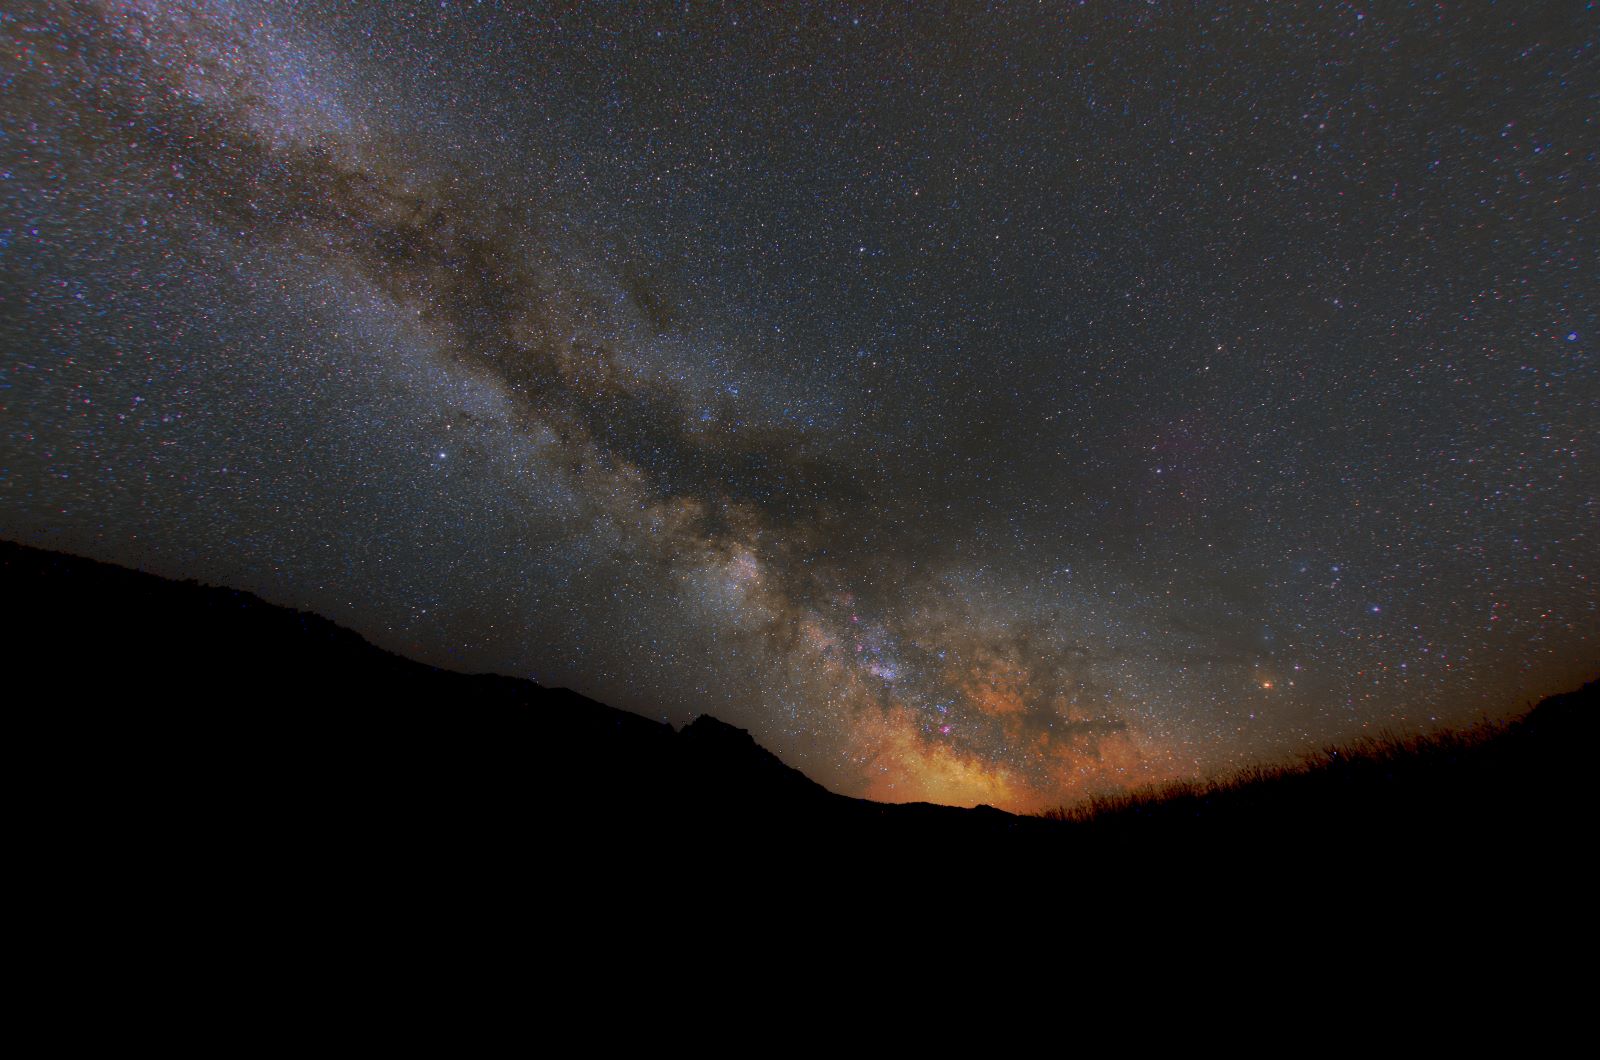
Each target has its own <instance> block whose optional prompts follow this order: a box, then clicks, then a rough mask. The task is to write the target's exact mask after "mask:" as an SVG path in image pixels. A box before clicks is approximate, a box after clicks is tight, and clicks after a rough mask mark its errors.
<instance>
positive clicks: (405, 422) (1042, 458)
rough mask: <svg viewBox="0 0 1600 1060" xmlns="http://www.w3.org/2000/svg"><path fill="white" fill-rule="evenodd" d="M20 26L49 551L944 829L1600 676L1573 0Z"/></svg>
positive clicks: (26, 302)
mask: <svg viewBox="0 0 1600 1060" xmlns="http://www.w3.org/2000/svg"><path fill="white" fill-rule="evenodd" d="M0 35H3V53H0V74H3V78H4V97H3V103H0V336H3V339H4V362H3V369H0V370H3V376H0V408H3V412H4V415H3V422H0V534H3V535H4V536H6V537H10V538H14V539H17V540H20V541H24V542H28V543H30V544H35V545H41V546H45V547H48V548H55V549H64V550H68V551H73V552H78V553H82V554H86V555H90V556H94V557H97V558H102V559H108V560H113V561H116V562H121V563H125V564H131V565H135V566H140V567H143V568H145V569H149V570H153V571H156V572H159V573H163V574H168V575H175V576H182V577H196V578H200V579H203V580H207V581H212V582H217V583H222V584H228V585H233V586H237V587H240V588H244V589H248V590H251V591H254V592H257V593H260V594H261V595H263V596H265V597H267V598H268V599H271V600H275V601H278V602H281V603H285V604H290V605H293V606H296V607H301V608H306V609H310V610H314V611H317V612H319V613H322V614H325V615H327V616H329V617H330V618H333V619H334V620H336V621H338V622H340V623H343V624H345V625H348V626H350V627H352V628H354V629H356V630H358V631H360V632H361V633H362V634H363V635H365V636H367V637H369V638H371V639H372V640H373V641H375V642H376V643H378V644H380V645H382V646H384V647H387V648H391V649H394V650H398V651H401V652H404V653H405V654H408V655H410V656H412V657H414V658H418V659H421V660H424V661H427V662H431V663H435V664H439V665H443V666H448V667H451V668H455V669H465V670H474V671H476V670H492V671H498V672H502V673H509V674H516V675H521V676H531V677H536V678H537V679H538V680H539V681H541V682H543V683H545V684H547V685H569V686H571V687H573V688H576V689H578V690H580V691H582V692H583V693H585V694H587V695H590V696H593V697H594V698H597V699H601V700H604V701H606V702H609V703H612V704H615V705H617V706H619V707H625V708H628V709H632V710H636V711H638V712H640V713H642V714H646V715H649V716H651V717H656V718H663V719H666V720H670V721H672V722H674V723H683V722H687V721H688V720H689V719H690V718H692V717H694V716H695V715H698V714H701V713H712V714H715V715H717V716H718V717H720V718H723V719H725V720H727V721H729V722H732V723H734V724H736V725H739V726H743V727H748V728H749V729H751V730H752V732H753V733H754V734H755V736H756V737H757V738H758V739H759V740H760V741H761V743H762V744H764V745H765V746H767V747H770V748H772V749H773V750H774V751H776V752H777V753H778V754H779V755H780V756H781V757H782V758H783V759H784V760H785V761H786V762H788V763H789V764H791V765H793V766H795V767H797V768H799V769H801V770H803V771H804V772H806V773H807V774H808V775H810V776H812V777H814V778H816V779H817V780H819V781H821V782H822V783H824V784H826V785H828V786H829V787H831V788H833V789H835V790H838V791H841V792H845V793H848V794H852V795H869V796H872V797H876V798H882V799H889V800H895V801H899V800H907V799H929V800H934V801H942V802H953V803H962V804H971V803H976V802H989V803H993V804H996V805H1001V806H1005V807H1008V808H1012V809H1032V808H1039V807H1044V806H1052V805H1056V804H1059V803H1063V802H1070V801H1072V800H1073V799H1075V798H1078V797H1081V796H1083V795H1085V794H1087V793H1091V792H1095V791H1101V790H1106V789H1116V788H1126V787H1130V786H1134V785H1138V784H1142V783H1146V782H1151V781H1157V780H1162V779H1168V778H1176V777H1191V776H1197V775H1202V774H1206V773H1212V772H1216V771H1219V770H1224V769H1227V768H1230V767H1236V766H1242V765H1246V764H1250V763H1255V762H1262V761H1268V760H1273V759H1277V758H1281V757H1283V756H1285V755H1288V754H1291V753H1293V752H1296V751H1300V750H1304V749H1306V748H1309V747H1312V746H1316V745H1320V744H1323V743H1326V742H1329V741H1338V740H1347V739H1351V738H1353V737H1357V736H1360V735H1362V734H1370V733H1372V732H1375V731H1377V730H1379V729H1385V728H1387V729H1393V730H1396V731H1401V732H1406V731H1417V730H1426V729H1431V728H1436V727H1440V726H1449V725H1459V724H1462V723H1465V722H1469V721H1471V720H1474V719H1476V718H1478V717H1479V716H1481V715H1483V714H1484V713H1486V712H1487V713H1491V714H1503V713H1507V712H1509V711H1511V710H1514V709H1517V708H1520V707H1522V706H1524V705H1525V704H1526V703H1527V702H1529V701H1531V700H1533V699H1535V698H1538V697H1540V696H1543V695H1545V694H1548V693H1552V692H1556V691H1559V690H1562V689H1564V688H1567V687H1570V686H1574V685H1576V684H1577V683H1578V682H1579V681H1580V680H1581V679H1582V678H1584V677H1587V676H1592V671H1593V667H1594V663H1595V661H1596V659H1597V657H1600V651H1597V649H1600V588H1597V585H1596V581H1595V578H1596V576H1597V574H1600V536H1597V530H1596V528H1597V526H1600V453H1597V452H1596V445H1595V442H1596V437H1597V434H1600V375H1597V369H1596V364H1595V359H1594V355H1593V350H1594V344H1595V339H1596V338H1597V337H1600V18H1597V17H1596V15H1595V12H1594V11H1592V10H1586V5H1584V4H1582V3H1549V4H1538V5H1511V6H1509V7H1508V6H1507V5H1498V6H1497V5H1490V4H1482V3H1464V4H1452V5H1405V6H1404V7H1402V5H1397V4H1388V5H1374V6H1373V7H1371V8H1368V7H1366V6H1364V5H1361V4H1352V3H1315V4H1313V3H1287V2H1262V3H1243V4H1232V5H1226V6H1224V5H1190V4H1167V3H1150V4H1137V5H1135V4H1128V3H1117V2H1104V3H1098V2H1097V3H1081V4H1067V3H1061V4H1043V5H1039V4H1027V5H1023V4H1017V5H1004V4H1001V5H984V6H979V5H965V4H961V5H944V4H931V3H930V4H913V5H905V6H904V7H901V6H899V5H895V6H894V7H893V8H891V7H890V6H889V5H856V6H850V5H844V4H778V5H765V6H759V7H756V6H752V7H744V6H719V5H711V4H703V5H702V4H694V5H688V4H675V5H664V6H659V7H657V6H645V5H634V4H620V5H565V4H550V5H546V4H533V3H493V2H485V3H466V2H460V3H454V2H452V3H436V2H429V3H426V4H421V3H401V2H384V3H364V2H355V0H350V2H298V3H293V2H242V0H241V2H235V3H229V2H224V0H206V2H196V3H190V4H180V3H158V2H154V0H148V2H121V3H111V2H88V0H84V2H61V3H38V2H26V0H24V2H21V3H8V4H7V5H6V7H5V10H4V12H3V13H0ZM219 709H225V706H223V705H219ZM530 756H536V752H534V751H530ZM530 764H531V765H533V766H535V767H537V764H538V763H537V760H536V757H535V758H534V759H533V760H532V761H531V762H530Z"/></svg>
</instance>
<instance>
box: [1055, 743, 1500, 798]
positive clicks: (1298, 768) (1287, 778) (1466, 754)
mask: <svg viewBox="0 0 1600 1060" xmlns="http://www.w3.org/2000/svg"><path fill="white" fill-rule="evenodd" d="M1509 728H1510V726H1509V723H1506V722H1490V721H1484V722H1480V723H1478V724H1477V725H1474V726H1472V727H1470V728H1467V729H1462V730H1454V731H1445V732H1438V733H1426V734H1416V735H1411V736H1404V735H1400V734H1397V733H1393V732H1387V731H1386V732H1382V733H1379V734H1378V735H1376V736H1368V737H1363V738H1361V739H1359V740H1356V741H1354V742H1351V743H1348V744H1343V745H1339V746H1329V747H1325V748H1323V749H1322V750H1320V751H1315V752H1309V753H1307V754H1304V755H1302V756H1300V757H1299V759H1297V760H1295V761H1291V762H1287V763H1281V764H1276V765H1255V766H1248V767H1245V768H1242V769H1238V770H1235V771H1233V772H1231V773H1229V774H1227V775H1225V776H1221V777H1213V778H1208V779H1204V780H1180V781H1171V782H1168V783H1165V784H1157V785H1151V786H1148V787H1143V788H1137V789H1134V790H1132V791H1123V792H1111V793H1103V794H1097V795H1094V796H1091V797H1090V798H1089V799H1088V800H1087V801H1085V802H1082V803H1078V804H1076V805H1072V806H1061V807H1057V808H1055V809H1051V810H1046V811H1044V812H1043V813H1042V814H1040V816H1042V817H1044V818H1046V819H1047V820H1052V821H1067V822H1073V823H1086V822H1091V821H1095V820H1097V819H1102V818H1105V817H1108V816H1113V815H1117V814H1130V813H1132V814H1139V813H1145V812H1149V811H1155V810H1158V809H1159V810H1162V811H1165V812H1171V813H1175V814H1179V815H1183V814H1184V813H1185V810H1186V809H1188V808H1191V807H1207V806H1212V805H1215V804H1217V803H1219V802H1227V803H1228V804H1230V805H1231V806H1234V807H1236V808H1237V807H1242V806H1244V805H1245V804H1247V803H1251V802H1256V801H1260V800H1263V799H1270V800H1272V802H1273V803H1274V805H1276V804H1277V803H1278V802H1279V801H1280V800H1281V799H1282V798H1283V796H1284V795H1285V790H1286V789H1289V788H1296V787H1299V788H1307V789H1309V788H1322V787H1326V786H1340V785H1349V784H1352V783H1360V784H1369V783H1371V784H1382V785H1392V784H1395V783H1397V782H1401V779H1402V778H1403V781H1404V782H1407V783H1411V782H1415V781H1416V780H1417V779H1419V778H1418V777H1417V776H1415V774H1417V773H1419V772H1430V773H1431V772H1433V771H1435V770H1447V771H1454V770H1457V769H1460V768H1461V766H1462V763H1463V762H1464V760H1466V759H1469V758H1470V757H1471V756H1473V755H1474V754H1476V753H1478V752H1479V751H1481V750H1482V749H1483V748H1484V747H1486V746H1488V745H1491V744H1492V743H1493V742H1494V741H1496V740H1498V739H1501V738H1503V737H1504V736H1505V734H1506V732H1507V731H1508V729H1509Z"/></svg>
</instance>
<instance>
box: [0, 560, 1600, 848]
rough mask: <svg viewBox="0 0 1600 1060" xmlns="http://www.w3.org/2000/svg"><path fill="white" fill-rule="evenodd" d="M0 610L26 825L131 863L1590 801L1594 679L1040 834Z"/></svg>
mask: <svg viewBox="0 0 1600 1060" xmlns="http://www.w3.org/2000/svg"><path fill="white" fill-rule="evenodd" d="M0 591H3V593H4V599H5V601H6V604H7V610H8V613H9V614H10V615H11V617H12V618H13V630H12V632H11V634H10V635H9V638H8V640H7V650H6V666H7V670H8V676H9V686H10V688H11V689H12V690H13V693H14V695H16V702H18V703H21V704H24V705H25V707H26V709H25V710H23V711H21V712H20V716H21V717H22V718H23V719H24V720H23V721H21V722H18V723H17V724H18V725H19V726H20V727H21V728H25V729H31V730H32V731H31V732H30V733H29V736H28V739H27V740H25V741H23V742H22V743H20V744H19V745H18V746H20V747H23V748H25V750H26V753H27V756H28V759H29V763H30V766H31V768H32V770H33V771H34V773H35V774H36V775H37V776H39V777H40V778H41V779H40V780H39V781H38V782H37V783H36V784H35V785H34V787H33V789H32V791H33V795H32V796H31V798H32V802H31V805H35V806H37V807H41V808H48V809H49V811H50V812H52V813H54V814H57V815H62V816H64V817H65V819H66V820H68V821H69V822H71V824H70V826H69V827H70V828H73V829H76V830H77V831H78V832H79V833H80V834H81V836H83V837H93V841H94V842H96V843H98V844H99V848H100V849H103V850H105V851H108V852H119V853H117V854H116V856H118V857H120V858H121V859H123V860H124V861H126V862H129V863H132V864H138V863H142V862H143V863H148V862H152V861H155V862H162V859H169V860H170V859H172V858H180V857H181V858H185V859H193V858H195V857H197V856H199V855H200V854H202V853H203V852H204V851H206V850H215V851H218V852H226V854H225V857H226V858H232V859H239V858H250V857H255V856H257V854H259V852H260V851H267V850H270V851H276V852H277V853H276V855H275V858H276V860H277V861H278V862H279V863H298V864H323V865H326V864H344V865H347V866H348V865H353V864H358V863H366V862H370V861H376V862H381V863H383V864H394V863H395V862H396V859H398V862H399V863H400V864H403V865H406V866H409V867H408V868H407V869H406V871H412V872H418V871H439V869H438V866H439V865H440V864H449V863H454V862H456V861H460V862H462V863H467V862H470V863H471V864H474V865H477V866H479V869H480V870H482V869H483V868H484V866H485V865H486V864H487V865H493V864H502V865H503V867H509V866H511V865H513V864H524V863H525V862H526V861H527V859H528V858H530V857H532V858H547V857H548V858H556V859H557V860H559V859H568V860H570V859H573V858H578V859H583V858H587V857H591V856H593V857H600V858H608V859H615V858H619V857H622V858H631V859H635V860H638V859H643V860H645V861H648V860H649V859H650V858H652V857H653V858H656V859H657V861H659V859H660V858H661V857H662V856H663V852H664V851H669V850H671V851H677V852H679V853H681V852H682V851H683V850H686V849H694V850H699V851H702V852H708V851H709V852H713V853H714V854H715V856H731V855H732V853H733V852H735V851H742V852H749V851H755V850H760V851H764V852H767V853H773V852H778V853H780V854H783V855H784V856H794V857H799V856H801V855H802V854H806V855H815V854H817V853H818V852H825V853H826V854H827V855H828V856H832V857H846V856H852V855H866V856H870V857H877V858H881V857H884V856H899V855H905V856H908V857H922V858H927V857H941V858H944V857H950V858H955V857H957V856H967V855H973V854H978V855H983V856H986V857H1004V858H1021V859H1024V860H1027V861H1028V862H1029V863H1036V864H1044V863H1048V864H1052V865H1053V864H1057V863H1060V864H1073V865H1082V864H1103V863H1114V862H1115V861H1119V860H1120V861H1126V860H1127V859H1129V858H1146V859H1147V858H1149V857H1151V856H1153V854H1152V852H1157V851H1159V852H1165V854H1163V855H1162V856H1166V855H1167V854H1170V855H1171V856H1173V857H1178V856H1180V855H1179V854H1178V853H1177V852H1181V851H1187V852H1188V853H1189V854H1193V853H1194V852H1196V851H1204V852H1206V856H1212V855H1215V854H1216V853H1217V852H1218V851H1221V850H1227V849H1231V850H1235V851H1259V850H1261V849H1263V848H1267V847H1270V848H1271V849H1273V850H1276V851H1279V852H1284V853H1293V852H1299V853H1301V854H1307V855H1314V856H1320V852H1321V851H1324V850H1326V849H1327V848H1328V847H1329V846H1330V845H1337V846H1339V847H1340V848H1341V849H1343V850H1345V851H1347V852H1348V851H1352V850H1354V851H1360V852H1361V854H1360V857H1362V858H1365V859H1367V860H1369V861H1371V862H1373V863H1379V862H1385V863H1389V864H1395V863H1397V861H1396V859H1399V860H1400V861H1405V860H1407V859H1409V861H1410V862H1411V863H1413V864H1416V863H1418V861H1419V859H1422V858H1435V857H1438V858H1447V859H1454V862H1455V863H1461V862H1462V861H1463V859H1464V860H1465V861H1467V862H1472V863H1478V862H1483V863H1489V862H1494V861H1495V860H1496V859H1500V860H1501V862H1502V863H1503V861H1504V859H1505V858H1506V857H1507V856H1510V855H1512V854H1514V855H1515V858H1516V859H1517V860H1518V861H1519V863H1520V864H1522V865H1524V866H1533V867H1537V866H1546V867H1548V868H1549V870H1550V871H1556V868H1557V867H1558V866H1559V865H1560V864H1564V859H1566V858H1568V857H1569V856H1571V855H1572V853H1573V852H1574V851H1577V850H1580V849H1581V848H1582V846H1583V844H1582V843H1581V842H1580V841H1579V840H1578V836H1580V835H1582V834H1584V832H1585V831H1586V830H1587V827H1588V825H1587V822H1588V821H1590V820H1592V811H1593V808H1594V807H1593V801H1594V800H1593V792H1592V787H1591V785H1590V783H1589V781H1588V779H1587V778H1588V774H1589V766H1588V762H1589V757H1590V755H1591V753H1592V751H1591V748H1592V747H1593V737H1594V729H1595V719H1596V718H1597V717H1600V714H1597V713H1596V710H1597V708H1596V703H1597V700H1600V682H1591V683H1590V684H1588V685H1586V686H1584V687H1583V688H1582V689H1581V690H1579V691H1576V692H1573V693H1570V694H1567V695H1564V696H1557V697H1553V698H1551V699H1549V700H1547V701H1545V702H1544V703H1543V704H1541V705H1540V706H1539V707H1538V708H1537V709H1535V710H1534V711H1532V712H1531V713H1530V714H1529V715H1527V716H1526V717H1525V718H1522V719H1520V720H1518V721H1516V722H1514V723H1511V724H1509V725H1506V726H1503V727H1500V728H1496V729H1494V730H1493V731H1492V732H1487V733H1478V734H1476V735H1471V736H1464V737H1449V738H1440V739H1432V740H1425V739H1416V740H1412V741H1409V742H1408V741H1391V742H1389V743H1387V744H1373V745H1372V746H1369V747H1366V748H1354V749H1351V750H1350V751H1346V752H1341V751H1339V750H1337V749H1334V750H1330V751H1328V752H1326V754H1325V755H1324V756H1323V757H1322V758H1321V759H1320V760H1319V761H1317V762H1315V763H1313V764H1310V765H1303V766H1299V767H1291V768H1283V769H1263V770H1258V771H1255V772H1254V773H1253V774H1246V775H1244V776H1241V777H1239V778H1234V779H1233V780H1230V781H1227V782H1225V783H1223V784H1220V785H1209V786H1207V785H1191V786H1187V787H1178V788H1173V789H1169V790H1167V791H1164V792H1160V793H1156V794H1153V795H1151V794H1146V795H1142V796H1137V797H1127V798H1115V799H1110V800H1106V801H1103V802H1102V803H1100V804H1099V805H1097V806H1094V807H1092V809H1093V811H1094V812H1092V813H1088V814H1085V813H1082V812H1068V813H1063V814H1058V815H1054V819H1051V818H1050V816H1049V815H1047V816H1044V817H1030V816H1019V815H1015V814H1011V813H1007V812H1004V811H1001V810H997V809H994V808H992V807H978V808H976V809H959V808H954V807H946V806H934V805H929V804H925V803H921V804H900V805H889V804H882V803H874V802H870V801H867V800H862V799H855V798H849V797H846V796H843V795H839V794H836V793H833V792H830V791H828V790H827V789H825V788H823V787H822V786H821V785H819V784H817V783H816V782H814V781H812V780H811V779H810V778H808V777H806V776H805V775H804V774H803V773H801V772H800V771H798V770H796V769H793V768H791V767H790V766H788V765H786V764H785V763H783V762H782V761H781V760H779V759H778V758H777V757H776V756H775V755H773V754H771V753H770V752H768V751H767V750H765V749H764V748H762V747H761V746H760V745H759V744H758V743H757V742H756V741H755V740H754V738H752V737H751V735H750V734H749V733H748V732H746V731H745V730H743V729H739V728H736V727H734V726H731V725H728V724H726V723H725V722H722V721H719V720H718V719H716V718H713V717H710V716H704V715H703V716H701V717H699V718H697V719H695V720H694V721H693V722H692V723H691V724H689V725H686V726H684V727H683V728H681V729H676V730H675V729H674V728H673V727H671V726H670V725H666V724H663V723H661V722H657V721H652V720H650V719H648V718H644V717H641V716H639V715H636V714H632V713H629V712H627V711H622V710H617V709H614V708H611V707H608V706H606V705H604V704H601V703H597V702H595V701H593V700H590V699H588V698H586V697H584V696H582V695H579V694H578V693H576V692H573V691H570V690H568V689H560V688H546V687H543V686H541V685H539V684H537V683H535V682H533V681H530V680H524V679H519V678H512V677H504V676H496V675H490V674H463V673H456V672H452V671H447V670H442V669H438V668H436V667H432V666H428V665H425V664H422V663H419V662H415V661H412V660H409V659H405V658H402V657H400V656H398V655H395V654H392V653H390V652H386V651H383V650H381V649H379V648H377V647H375V646H374V645H372V644H370V643H368V642H367V641H365V640H364V639H362V638H361V637H360V636H358V635H357V634H355V633H353V632H351V631H350V630H347V629H344V628H341V627H340V626H338V625H336V624H335V623H333V622H330V621H328V620H327V619H324V618H321V617H319V616H317V615H313V614H308V613H304V612H300V611H296V610H293V609H290V608H285V607H279V606H275V605H272V604H269V603H267V602H265V601H263V600H261V599H260V598H258V597H256V596H253V595H251V594H249V593H246V592H240V591H236V590H232V589H225V588H217V587H212V586H206V585H201V584H198V583H195V582H193V581H185V582H179V581H173V580H169V579H164V578H160V577H156V576H153V575H149V574H144V573H140V572H137V571H133V570H129V569H126V568H122V567H118V566H114V565H111V564H106V563H101V562H97V561H93V560H88V559H83V558H78V557H74V556H68V555H64V554H60V553H55V552H48V551H44V550H40V549H36V548H31V547H28V546H24V545H20V544H14V543H0ZM41 820H42V818H41ZM252 851H253V852H256V853H251V852H252ZM108 856H112V855H111V854H108ZM219 856H223V855H222V854H219ZM674 856H676V855H674ZM1184 856H1188V855H1184ZM1346 856H1348V854H1347V855H1346ZM979 860H980V861H981V858H980V859H979ZM423 862H426V864H423ZM977 863H979V862H978V861H974V860H972V859H971V858H970V857H969V858H968V859H967V861H966V862H964V864H967V865H969V866H970V865H972V864H977ZM397 871H398V870H397Z"/></svg>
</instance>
